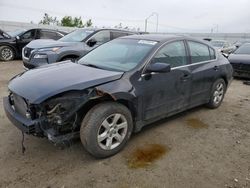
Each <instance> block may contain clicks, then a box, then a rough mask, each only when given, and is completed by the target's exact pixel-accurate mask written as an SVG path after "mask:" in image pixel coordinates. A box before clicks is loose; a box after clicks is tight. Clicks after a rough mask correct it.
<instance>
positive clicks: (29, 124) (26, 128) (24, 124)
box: [3, 97, 80, 145]
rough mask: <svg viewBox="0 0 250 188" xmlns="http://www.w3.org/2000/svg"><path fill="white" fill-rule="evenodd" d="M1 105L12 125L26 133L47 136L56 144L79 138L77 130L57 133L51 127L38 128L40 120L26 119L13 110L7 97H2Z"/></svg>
mask: <svg viewBox="0 0 250 188" xmlns="http://www.w3.org/2000/svg"><path fill="white" fill-rule="evenodd" d="M3 106H4V111H5V113H6V115H7V117H8V119H9V120H10V121H11V122H12V123H13V125H15V126H16V127H17V128H18V129H20V130H21V131H22V132H24V133H26V134H30V135H34V136H38V137H47V138H48V139H49V140H50V141H51V142H53V143H55V144H56V145H57V144H58V145H60V144H65V143H68V142H70V141H71V140H73V139H75V138H79V135H80V134H79V131H77V132H70V133H68V134H63V135H58V134H57V133H55V131H54V130H53V129H47V130H42V129H41V128H40V124H41V121H39V120H30V119H27V118H25V117H23V116H22V115H20V114H18V113H17V112H15V110H14V109H13V108H12V106H11V104H10V102H9V98H8V97H4V98H3Z"/></svg>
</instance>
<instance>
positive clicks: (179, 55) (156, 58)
mask: <svg viewBox="0 0 250 188" xmlns="http://www.w3.org/2000/svg"><path fill="white" fill-rule="evenodd" d="M232 73H233V71H232V66H231V65H230V63H229V62H228V60H227V59H226V58H224V57H223V56H222V55H221V54H218V53H216V51H215V50H214V48H213V47H211V46H209V45H208V44H206V43H204V42H202V41H199V40H196V39H193V38H189V37H182V36H168V35H131V36H127V37H122V38H119V39H115V40H113V41H110V42H108V43H106V44H103V45H101V46H100V47H98V48H96V49H95V50H93V51H90V52H89V53H88V54H86V55H85V56H83V57H82V58H81V59H80V60H79V61H78V63H72V62H70V61H64V62H61V63H55V64H51V65H47V66H43V67H40V68H37V69H33V70H30V71H26V72H24V73H22V74H19V75H17V76H15V77H14V78H13V79H12V80H11V81H10V82H9V86H8V88H9V91H10V94H9V96H8V97H5V98H4V109H5V111H6V114H7V116H8V118H9V119H10V121H11V122H12V123H13V124H14V125H15V126H17V127H18V128H19V129H21V130H22V131H23V132H25V133H27V134H32V135H35V136H41V137H47V138H48V139H49V140H51V141H52V142H55V143H62V142H66V141H69V140H70V139H72V138H74V137H79V136H80V138H81V141H82V144H83V145H84V147H85V149H86V150H87V151H88V152H89V153H91V154H92V155H93V156H95V157H108V156H111V155H114V154H116V153H117V152H119V151H120V150H121V149H122V148H123V147H124V145H125V144H126V142H127V141H128V139H129V138H130V136H131V133H132V132H138V131H140V130H141V128H142V127H143V126H145V125H147V124H149V123H152V122H155V121H156V120H159V119H162V118H165V117H168V116H171V115H173V114H176V113H179V112H182V111H184V110H187V109H190V108H193V107H195V106H198V105H203V104H206V105H207V106H208V107H210V108H217V107H219V106H220V104H221V102H222V100H223V98H224V95H225V92H226V90H227V88H228V86H229V84H230V83H231V80H232Z"/></svg>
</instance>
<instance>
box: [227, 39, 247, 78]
mask: <svg viewBox="0 0 250 188" xmlns="http://www.w3.org/2000/svg"><path fill="white" fill-rule="evenodd" d="M228 60H229V61H230V63H231V65H232V66H233V69H234V76H235V77H245V78H250V43H245V44H243V45H241V46H240V47H239V48H238V49H237V50H236V51H235V52H234V53H232V54H231V55H230V56H229V57H228Z"/></svg>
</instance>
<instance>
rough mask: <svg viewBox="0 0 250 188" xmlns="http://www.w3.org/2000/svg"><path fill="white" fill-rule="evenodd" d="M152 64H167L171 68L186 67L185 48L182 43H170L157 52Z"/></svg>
mask: <svg viewBox="0 0 250 188" xmlns="http://www.w3.org/2000/svg"><path fill="white" fill-rule="evenodd" d="M152 62H153V63H167V64H169V65H170V67H171V68H173V67H178V66H183V65H187V63H188V62H187V54H186V48H185V44H184V42H183V41H176V42H171V43H169V44H167V45H166V46H164V47H163V48H162V49H161V50H160V51H158V52H157V53H156V55H155V57H154V58H153V59H152Z"/></svg>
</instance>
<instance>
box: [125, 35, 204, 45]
mask: <svg viewBox="0 0 250 188" xmlns="http://www.w3.org/2000/svg"><path fill="white" fill-rule="evenodd" d="M122 38H127V39H138V40H151V41H157V42H166V41H169V40H175V39H190V40H196V41H200V42H203V41H201V40H199V39H196V38H193V37H189V36H185V35H170V34H143V35H130V36H125V37H122ZM203 43H204V42H203Z"/></svg>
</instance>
